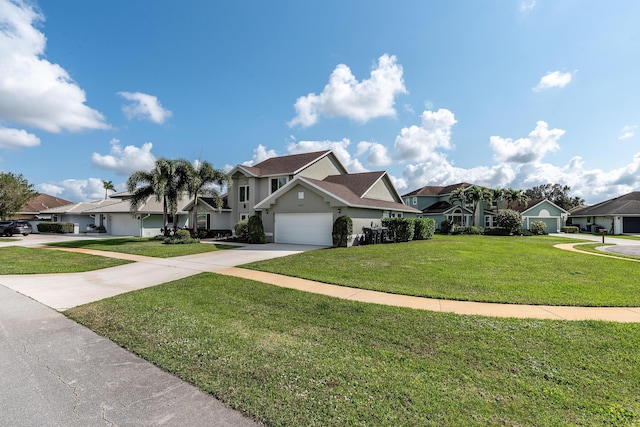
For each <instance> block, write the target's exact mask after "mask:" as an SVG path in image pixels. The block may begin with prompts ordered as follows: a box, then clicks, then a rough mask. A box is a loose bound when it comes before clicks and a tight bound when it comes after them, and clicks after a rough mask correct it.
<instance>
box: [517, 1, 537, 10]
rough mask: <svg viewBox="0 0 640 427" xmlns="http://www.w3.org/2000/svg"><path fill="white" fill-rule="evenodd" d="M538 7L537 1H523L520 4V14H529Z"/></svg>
mask: <svg viewBox="0 0 640 427" xmlns="http://www.w3.org/2000/svg"><path fill="white" fill-rule="evenodd" d="M535 7H536V0H522V1H521V2H520V12H529V11H531V10H533V8H535Z"/></svg>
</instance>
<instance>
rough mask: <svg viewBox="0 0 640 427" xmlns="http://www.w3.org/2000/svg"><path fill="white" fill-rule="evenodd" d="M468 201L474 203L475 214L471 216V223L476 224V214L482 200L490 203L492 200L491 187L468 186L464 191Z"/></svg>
mask: <svg viewBox="0 0 640 427" xmlns="http://www.w3.org/2000/svg"><path fill="white" fill-rule="evenodd" d="M464 195H465V198H466V201H467V202H468V203H471V204H472V205H473V216H472V217H471V225H476V214H477V211H478V207H479V206H480V203H481V202H485V203H489V202H490V201H491V196H492V194H491V192H490V191H489V189H487V188H484V187H479V186H477V185H472V186H471V187H467V188H466V189H465V192H464Z"/></svg>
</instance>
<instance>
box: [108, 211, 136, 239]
mask: <svg viewBox="0 0 640 427" xmlns="http://www.w3.org/2000/svg"><path fill="white" fill-rule="evenodd" d="M109 228H110V230H109V229H107V233H108V234H111V235H112V236H139V235H140V220H139V219H136V218H135V217H132V216H131V215H128V214H125V215H111V224H110V225H109Z"/></svg>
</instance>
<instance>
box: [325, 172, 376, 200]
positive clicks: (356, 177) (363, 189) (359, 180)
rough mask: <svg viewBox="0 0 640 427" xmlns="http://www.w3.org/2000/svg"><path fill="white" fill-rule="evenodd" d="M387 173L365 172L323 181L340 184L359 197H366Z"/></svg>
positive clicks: (332, 177) (331, 176) (337, 176)
mask: <svg viewBox="0 0 640 427" xmlns="http://www.w3.org/2000/svg"><path fill="white" fill-rule="evenodd" d="M385 173H386V172H384V171H382V172H364V173H353V174H343V175H330V176H328V177H326V178H325V179H324V180H323V181H325V182H331V183H334V184H340V185H344V186H345V187H347V188H348V189H349V190H350V191H351V192H353V193H354V194H355V195H357V196H359V197H364V196H365V195H366V194H367V192H368V191H369V190H370V189H371V187H373V186H374V185H375V183H376V182H378V181H379V180H380V179H381V178H382V177H383V176H384V175H385Z"/></svg>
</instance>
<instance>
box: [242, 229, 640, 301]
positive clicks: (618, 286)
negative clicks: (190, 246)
mask: <svg viewBox="0 0 640 427" xmlns="http://www.w3.org/2000/svg"><path fill="white" fill-rule="evenodd" d="M558 243H576V241H575V240H571V239H566V238H560V237H551V236H541V237H513V236H511V237H502V236H442V235H436V236H434V238H433V239H432V240H426V241H413V242H409V243H397V244H386V245H370V246H360V247H352V248H341V249H327V250H318V251H311V252H305V253H301V254H297V255H294V256H290V257H286V258H279V259H273V260H269V261H262V262H256V263H252V264H248V265H244V266H243V267H245V268H250V269H255V270H262V271H268V272H272V273H279V274H285V275H289V276H296V277H302V278H305V279H310V280H316V281H320V282H326V283H333V284H337V285H344V286H351V287H354V288H361V289H372V290H377V291H383V292H391V293H397V294H406V295H415V296H422V297H432V298H444V299H456V300H469V301H483V302H502V303H518V304H544V305H576V306H620V307H624V306H633V307H635V306H640V285H639V284H638V280H637V276H638V269H639V268H640V267H639V266H638V264H637V263H634V262H630V261H625V260H623V259H619V260H616V259H610V258H602V257H595V256H591V255H586V254H579V253H573V252H568V251H563V250H560V249H556V248H553V245H555V244H558Z"/></svg>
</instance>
